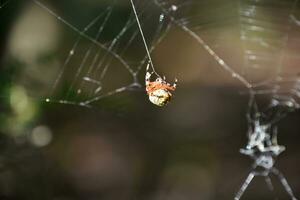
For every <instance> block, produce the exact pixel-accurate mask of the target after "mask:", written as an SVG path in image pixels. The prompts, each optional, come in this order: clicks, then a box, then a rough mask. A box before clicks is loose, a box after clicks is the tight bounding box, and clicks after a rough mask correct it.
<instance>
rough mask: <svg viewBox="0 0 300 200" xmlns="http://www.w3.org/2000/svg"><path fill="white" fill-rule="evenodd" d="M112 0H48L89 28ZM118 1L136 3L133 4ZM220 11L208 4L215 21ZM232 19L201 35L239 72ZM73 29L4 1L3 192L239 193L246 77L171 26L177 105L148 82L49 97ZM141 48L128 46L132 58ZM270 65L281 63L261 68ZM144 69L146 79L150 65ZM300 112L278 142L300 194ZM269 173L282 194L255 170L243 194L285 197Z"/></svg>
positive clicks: (191, 196)
mask: <svg viewBox="0 0 300 200" xmlns="http://www.w3.org/2000/svg"><path fill="white" fill-rule="evenodd" d="M196 1H197V0H196ZM203 2H205V3H204V4H203V5H202V6H201V7H200V8H201V9H200V8H199V12H200V11H201V12H202V11H204V10H207V9H206V7H203V6H208V7H209V8H214V7H216V8H217V7H218V6H220V5H225V4H226V5H233V7H230V6H228V7H227V8H225V10H223V8H222V7H221V6H220V7H221V8H222V12H224V13H225V14H228V13H233V14H234V15H236V14H238V12H237V11H236V10H232V8H235V6H236V5H238V3H239V1H233V0H225V1H213V2H214V4H210V1H208V0H207V1H206V0H205V1H203ZM107 3H109V1H95V0H72V1H70V0H69V1H68V0H61V1H58V0H56V1H54V0H53V1H47V2H46V5H47V7H48V8H51V10H54V11H55V12H56V13H58V15H59V16H61V17H63V18H64V19H66V20H67V21H68V22H70V23H71V24H73V25H76V27H79V28H81V27H84V26H85V25H86V24H87V22H88V21H89V20H90V19H92V18H93V17H95V14H96V13H97V12H98V11H99V10H101V9H103V7H105V6H106V5H107ZM208 7H207V8H208ZM116 9H117V10H118V11H119V12H120V13H128V12H130V9H131V8H130V4H129V1H125V0H124V1H121V2H120V4H118V5H116ZM153 12H154V11H153ZM282 12H284V11H282ZM218 14H220V17H219V18H217V20H220V18H222V13H218ZM215 16H216V14H215V13H214V12H212V13H210V12H209V11H207V13H205V17H206V20H207V21H209V19H210V18H214V17H215ZM270 17H271V16H270ZM214 19H215V18H214ZM114 20H115V24H118V23H122V22H123V21H120V19H119V18H116V19H114ZM224 21H225V22H224V23H222V22H219V24H217V25H214V24H209V26H207V27H206V26H205V27H204V28H203V29H202V30H200V31H199V35H202V36H203V38H204V39H205V41H207V42H208V43H209V44H211V46H212V47H213V48H215V49H217V51H218V53H220V55H221V56H222V58H224V59H225V60H228V61H229V63H230V64H231V65H232V66H235V67H237V66H238V69H239V67H240V65H241V63H242V62H243V57H242V56H234V55H241V54H242V52H241V51H240V47H241V42H240V39H239V36H238V34H239V33H240V32H239V29H238V28H237V27H236V23H238V22H237V21H238V19H231V20H230V22H228V21H227V20H224ZM115 24H114V25H115ZM116 26H117V25H116ZM112 31H113V28H112ZM76 34H78V33H76V32H75V33H73V35H71V33H70V30H69V29H68V28H67V27H66V25H65V24H62V23H60V22H59V21H58V20H57V19H56V18H55V17H53V16H51V15H49V13H48V12H46V11H45V10H43V9H41V8H39V7H37V6H36V5H34V4H33V3H32V2H31V1H11V2H9V4H8V5H7V6H6V7H5V8H2V9H0V41H1V42H0V58H1V65H0V67H1V68H0V70H1V73H0V82H1V84H0V91H1V95H0V96H1V104H0V108H1V113H0V131H1V135H0V137H1V138H0V169H1V171H0V195H1V199H22V200H23V199H28V200H47V199H49V200H50V199H51V200H77V199H78V200H79V199H84V200H96V199H105V200H127V199H128V200H133V199H138V200H144V199H147V200H169V199H170V200H171V199H172V200H182V199H185V200H196V199H197V200H198V199H201V200H214V199H218V200H219V199H233V197H234V194H235V193H236V192H237V191H238V189H239V187H240V186H241V184H242V182H243V181H244V179H245V178H246V176H247V174H248V172H249V169H250V166H251V164H252V160H250V159H249V158H247V157H245V156H243V155H240V154H239V149H240V148H242V147H243V146H244V145H245V144H246V142H247V141H246V132H247V122H246V118H245V113H246V109H247V103H248V96H247V95H240V92H243V91H245V89H244V88H243V87H242V85H241V84H240V83H238V82H237V81H234V80H232V77H231V76H230V75H229V74H227V73H226V72H224V71H223V70H222V69H221V68H220V67H219V66H218V64H217V63H216V62H215V61H214V60H213V59H212V58H211V57H210V56H209V55H208V54H207V52H205V50H204V49H203V48H202V47H201V46H200V45H198V44H196V43H195V42H194V41H193V39H192V38H189V37H188V36H187V35H186V34H185V33H184V32H182V31H180V30H179V29H176V28H174V29H172V30H171V31H170V33H169V34H168V36H167V37H166V38H165V40H164V41H163V42H162V43H161V44H160V45H159V46H158V47H157V50H156V51H155V52H154V53H153V58H154V60H155V64H156V66H157V70H158V71H159V72H160V73H161V74H165V75H167V78H168V80H172V77H175V76H176V77H178V79H179V88H178V90H177V91H176V92H175V97H174V99H173V101H172V102H171V103H170V104H169V105H168V106H166V107H164V108H157V107H155V106H154V105H152V104H151V103H150V102H149V101H148V99H147V96H146V94H145V92H144V91H127V92H124V93H119V94H116V95H114V96H112V97H109V98H107V99H104V100H103V101H101V102H100V103H99V105H97V106H96V107H94V108H91V109H88V108H84V107H80V106H76V105H75V106H71V105H64V104H54V103H45V102H43V101H42V100H43V99H42V98H41V96H43V95H44V94H45V91H48V90H49V88H50V87H51V84H52V83H53V82H52V81H53V78H55V76H56V73H57V70H58V69H59V67H61V64H62V63H63V62H64V61H65V58H66V55H67V53H66V52H68V51H69V50H70V48H71V46H72V43H73V42H74V38H76ZM295 34H296V33H295ZM105 37H107V38H108V39H109V38H110V37H111V36H110V33H109V32H108V33H107V35H106V36H105ZM83 45H84V44H83ZM142 51H143V49H142V47H141V50H137V49H134V50H132V52H130V53H131V56H132V57H134V55H135V54H136V53H137V52H139V53H140V52H142ZM290 51H295V52H297V50H295V49H292V50H290ZM290 69H291V70H290ZM116 70H117V69H116ZM288 70H290V71H288V72H289V73H294V71H295V70H296V69H295V67H294V68H289V69H288ZM293 70H294V71H293ZM270 71H271V72H273V71H274V68H270V69H268V70H264V73H265V74H269V72H270ZM143 72H144V71H143ZM288 72H287V73H288ZM122 78H124V76H123V74H122V73H120V72H119V73H118V71H114V72H113V73H111V74H109V79H111V81H113V80H122ZM139 78H140V80H141V82H143V78H144V77H143V73H141V74H140V75H139ZM260 78H261V77H260ZM261 79H266V77H265V76H263V77H262V78H261ZM299 117H300V115H299V112H294V113H291V114H290V115H288V117H286V118H285V119H284V120H282V121H281V122H280V124H279V143H280V144H281V145H285V146H287V150H286V151H285V152H284V153H283V154H282V155H281V156H280V157H279V159H278V163H277V167H278V168H279V169H280V170H282V172H283V173H284V174H285V175H286V177H287V179H288V181H289V183H290V185H291V187H292V188H293V189H294V192H295V195H296V196H298V197H300V181H299V176H300V170H299V165H300V151H299V145H298V144H299V140H300V136H299V130H300V123H298V122H299ZM272 180H274V185H275V191H274V192H273V193H271V192H270V191H269V190H268V188H267V185H266V184H265V182H264V179H263V178H257V179H255V180H254V182H253V183H252V184H251V185H250V187H249V189H248V190H247V192H246V193H245V195H244V196H243V199H245V200H246V199H256V200H257V199H260V200H263V199H274V197H275V196H276V197H278V199H288V196H287V195H286V194H285V192H284V190H283V188H282V187H281V186H280V184H279V182H278V181H277V179H276V177H273V178H272Z"/></svg>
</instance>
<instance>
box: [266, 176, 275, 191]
mask: <svg viewBox="0 0 300 200" xmlns="http://www.w3.org/2000/svg"><path fill="white" fill-rule="evenodd" d="M265 181H266V183H267V186H268V188H269V190H270V191H274V186H273V183H272V180H271V178H270V177H269V176H266V177H265Z"/></svg>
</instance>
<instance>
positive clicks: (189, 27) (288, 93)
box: [155, 0, 300, 200]
mask: <svg viewBox="0 0 300 200" xmlns="http://www.w3.org/2000/svg"><path fill="white" fill-rule="evenodd" d="M155 2H156V4H157V5H158V6H159V7H160V8H161V9H162V11H163V12H164V13H165V14H166V15H168V16H169V17H170V19H171V21H172V23H173V24H174V25H175V26H177V27H179V28H180V29H182V30H183V31H184V32H186V33H187V34H188V35H189V36H191V37H192V38H194V39H195V40H196V41H197V42H198V43H199V45H201V46H202V47H203V48H204V49H205V50H206V51H207V53H208V54H209V55H211V56H212V58H213V59H214V60H215V61H216V62H217V63H218V64H219V66H220V67H221V68H223V69H224V70H225V71H227V72H228V73H229V74H230V75H231V76H232V77H233V78H235V79H237V80H238V81H239V82H240V83H242V85H244V86H245V87H246V88H247V90H248V92H246V93H247V94H248V95H249V104H248V109H247V113H246V116H247V120H248V132H247V138H248V144H247V146H246V147H245V148H243V149H241V151H240V152H241V153H242V154H245V155H247V156H250V157H251V158H252V159H253V160H254V163H253V166H252V168H251V171H250V173H249V175H248V177H247V178H246V180H245V181H244V183H243V184H242V186H241V188H240V190H239V191H238V192H237V194H236V195H235V199H236V200H239V199H240V198H241V197H242V195H243V194H244V192H245V191H246V189H247V187H248V186H249V185H250V183H251V181H252V180H253V178H254V177H256V176H262V177H264V178H265V180H266V183H267V185H268V187H269V189H270V190H274V187H273V184H272V182H271V179H270V175H275V176H277V178H278V179H279V180H280V182H281V183H282V186H283V188H284V189H285V191H286V192H287V194H288V195H289V196H290V199H293V200H296V197H295V196H294V194H293V191H292V189H291V187H290V185H289V184H288V181H287V180H286V178H285V177H284V175H283V174H282V173H281V172H280V171H279V170H278V169H277V168H276V167H275V166H274V165H275V161H276V158H277V156H278V155H279V154H280V153H281V152H283V151H284V150H285V147H284V146H281V145H279V144H278V140H277V135H278V133H277V123H278V122H279V121H280V120H281V119H282V118H284V117H285V116H286V115H287V114H288V113H289V112H292V111H294V110H296V109H298V108H299V97H300V95H299V94H300V93H299V86H300V85H299V83H300V82H299V81H300V79H299V77H298V76H297V74H298V71H297V70H295V66H296V65H297V60H298V59H299V56H298V55H297V54H296V53H295V52H297V49H299V39H298V34H297V33H298V31H299V30H298V27H297V26H299V25H300V22H299V21H298V20H297V17H296V15H297V10H298V9H297V8H298V6H299V5H298V1H297V0H290V1H270V0H260V1H252V0H247V1H233V0H232V1H220V0H213V1H184V2H183V1H179V0H171V1H165V0H155ZM212 13H213V14H212ZM273 13H276V15H274V14H273ZM222 27H227V28H228V27H229V29H232V30H235V31H234V32H233V34H234V35H235V37H237V38H239V39H240V41H239V42H240V43H239V47H240V52H242V54H241V55H239V56H241V57H242V58H243V59H242V60H241V63H239V66H242V67H237V66H234V65H233V64H230V63H229V62H228V63H227V62H225V60H224V59H223V58H222V57H223V56H221V54H222V52H218V49H217V48H215V49H213V48H212V46H213V45H214V44H213V41H212V42H208V41H209V38H208V39H206V38H205V35H206V34H205V33H206V32H209V33H210V36H211V35H214V33H215V32H217V31H218V28H222ZM203 35H204V36H203ZM223 40H226V38H223ZM295 74H296V75H295ZM262 99H263V101H262ZM258 169H262V171H258Z"/></svg>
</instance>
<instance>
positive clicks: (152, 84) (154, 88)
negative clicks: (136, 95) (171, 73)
mask: <svg viewBox="0 0 300 200" xmlns="http://www.w3.org/2000/svg"><path fill="white" fill-rule="evenodd" d="M154 73H155V72H154V71H153V72H149V65H148V66H147V69H146V76H145V83H146V92H147V94H148V96H149V100H150V102H151V103H153V104H155V105H157V106H165V105H167V104H168V103H169V102H170V101H171V98H172V93H171V91H175V90H176V87H177V79H176V78H175V82H174V83H173V85H171V84H169V83H167V81H166V77H165V76H164V77H163V78H161V77H160V76H158V78H157V79H156V80H155V81H151V76H152V75H153V74H154Z"/></svg>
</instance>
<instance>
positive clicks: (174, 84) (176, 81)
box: [172, 78, 178, 89]
mask: <svg viewBox="0 0 300 200" xmlns="http://www.w3.org/2000/svg"><path fill="white" fill-rule="evenodd" d="M177 83H178V80H177V78H175V81H174V83H173V86H172V87H173V88H175V89H176V87H177Z"/></svg>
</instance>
